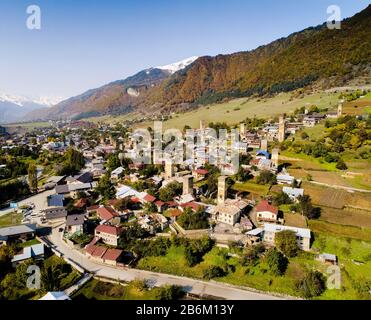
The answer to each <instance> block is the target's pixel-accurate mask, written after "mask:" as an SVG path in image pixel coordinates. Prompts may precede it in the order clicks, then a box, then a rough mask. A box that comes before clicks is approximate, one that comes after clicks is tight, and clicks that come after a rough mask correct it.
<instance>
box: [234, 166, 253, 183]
mask: <svg viewBox="0 0 371 320" xmlns="http://www.w3.org/2000/svg"><path fill="white" fill-rule="evenodd" d="M236 179H237V181H241V182H245V181H247V180H249V179H250V172H249V171H247V170H245V169H244V168H242V166H240V167H239V168H238V172H237V173H236Z"/></svg>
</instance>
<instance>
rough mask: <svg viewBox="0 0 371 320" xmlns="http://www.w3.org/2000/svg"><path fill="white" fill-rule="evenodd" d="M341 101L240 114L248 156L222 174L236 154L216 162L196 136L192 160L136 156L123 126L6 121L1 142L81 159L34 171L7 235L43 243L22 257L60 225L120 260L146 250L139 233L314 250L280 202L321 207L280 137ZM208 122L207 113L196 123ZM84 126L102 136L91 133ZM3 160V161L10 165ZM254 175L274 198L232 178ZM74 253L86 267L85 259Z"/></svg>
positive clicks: (129, 260) (49, 242)
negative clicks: (271, 188)
mask: <svg viewBox="0 0 371 320" xmlns="http://www.w3.org/2000/svg"><path fill="white" fill-rule="evenodd" d="M342 104H343V101H340V103H339V106H338V109H337V112H335V113H327V114H323V113H317V112H309V111H308V110H307V109H305V112H304V113H303V114H297V115H295V117H293V116H291V117H290V118H287V117H286V118H285V117H284V116H280V117H279V120H278V123H271V122H270V123H263V122H262V123H261V124H260V125H259V126H258V127H254V128H249V129H247V124H246V123H245V122H243V123H241V124H239V126H238V129H239V137H240V141H239V142H238V143H237V144H234V145H233V147H234V148H236V150H238V153H239V158H240V164H239V168H238V170H237V171H238V173H237V174H235V175H231V176H229V175H221V174H220V172H221V171H223V170H224V171H223V172H227V173H228V166H229V165H228V164H227V165H226V164H225V163H220V164H218V162H217V164H216V165H211V164H209V163H208V162H209V161H208V160H209V159H208V158H207V156H208V153H207V152H205V148H202V147H204V146H202V147H200V146H197V145H196V146H194V150H193V152H194V155H195V158H196V160H195V161H193V162H192V163H183V164H180V165H179V164H173V163H171V161H166V162H165V161H164V162H163V164H162V165H152V164H142V163H134V162H133V161H132V160H131V157H132V155H133V153H134V152H135V147H136V146H135V141H134V139H133V138H132V137H131V135H130V134H129V133H128V131H127V129H126V128H125V127H123V126H121V127H119V128H110V127H108V126H102V127H100V128H96V127H95V126H92V125H91V124H89V123H85V122H75V123H74V122H68V123H56V124H53V126H55V127H54V128H53V129H50V128H48V129H39V130H38V132H37V135H36V136H35V134H29V133H26V134H8V133H6V132H5V131H4V130H3V134H2V138H1V139H2V140H1V143H2V150H3V151H4V150H5V151H10V150H12V149H13V148H15V147H16V146H17V147H19V146H21V147H22V148H26V149H30V150H32V149H38V150H44V151H46V153H47V154H48V156H49V157H51V155H52V154H56V155H59V156H64V155H65V153H66V152H70V155H71V159H72V161H73V163H70V164H69V165H71V166H72V167H73V166H75V165H76V164H77V163H80V166H77V167H76V168H74V170H72V171H71V172H74V174H72V175H68V174H61V175H58V176H43V175H42V173H41V170H35V172H34V175H35V176H34V180H36V181H38V182H39V183H37V182H36V185H35V186H34V195H32V197H31V198H25V199H24V200H22V201H20V202H19V203H16V202H12V203H11V204H10V206H11V209H5V211H4V212H8V213H9V214H12V215H17V214H18V215H19V214H21V215H22V219H21V220H22V224H20V225H12V226H10V227H4V228H2V229H0V241H1V243H2V244H3V245H7V244H8V245H9V244H11V243H13V242H14V241H15V242H19V241H21V242H25V241H26V242H28V243H29V241H30V240H31V241H32V239H35V238H37V239H38V241H39V242H38V243H37V244H33V245H31V246H27V247H24V248H23V249H22V251H21V252H19V253H18V254H16V255H14V256H13V257H12V260H11V262H12V264H13V266H14V267H16V266H17V265H18V264H20V263H22V262H24V261H27V260H28V259H36V260H38V259H43V257H44V252H45V247H48V246H49V247H50V248H53V247H54V246H55V245H53V239H55V235H57V237H59V238H60V240H61V241H62V242H63V243H64V245H65V246H67V247H68V248H69V249H68V250H75V251H77V252H80V253H81V254H83V255H84V256H85V257H86V259H89V260H91V261H92V262H94V263H97V264H104V265H108V266H112V267H115V268H122V270H124V268H127V267H129V268H130V267H132V266H134V267H135V265H136V264H137V262H138V260H139V259H140V258H141V256H140V254H139V256H138V252H135V251H133V250H131V248H130V247H129V246H128V243H130V242H132V241H136V240H140V241H154V239H173V238H178V237H180V238H186V239H190V241H196V240H197V239H204V238H208V239H210V240H211V241H213V242H214V243H215V245H216V246H217V247H219V248H226V249H227V250H228V248H231V246H233V247H236V246H237V247H240V248H245V249H244V250H251V249H249V248H252V247H255V246H257V247H259V246H264V247H265V248H275V247H276V246H277V244H278V243H281V244H280V251H282V250H283V251H284V250H285V249H284V248H285V245H282V242H283V243H286V246H287V247H289V246H291V247H292V246H294V249H292V248H291V249H292V250H294V251H296V250H299V251H304V252H311V250H312V249H311V243H312V241H313V235H312V233H311V230H310V229H309V228H305V227H297V226H292V225H290V224H288V223H287V222H286V220H285V214H284V213H283V212H282V211H281V210H280V209H279V207H278V205H277V203H278V204H282V203H283V204H286V203H287V204H291V207H292V209H291V210H292V212H295V211H296V212H297V213H296V214H297V215H298V216H303V218H304V217H306V218H309V219H311V218H313V217H315V211H316V210H315V209H316V208H314V207H313V206H312V205H311V203H310V198H309V197H306V191H305V189H303V188H301V187H300V185H301V180H300V179H297V178H295V177H294V176H292V175H290V174H289V173H288V171H287V170H286V168H285V166H282V163H283V162H282V161H280V149H279V145H280V143H282V142H284V141H285V140H286V139H290V136H291V135H293V134H295V133H296V132H300V130H303V128H306V127H313V126H315V125H317V124H318V123H319V122H320V121H322V120H324V119H325V118H330V119H336V118H339V117H341V116H342ZM293 118H294V119H293ZM289 119H291V120H294V121H291V120H290V121H289ZM207 128H208V127H207V124H206V123H205V122H204V121H202V120H201V121H200V128H199V129H197V130H196V131H199V132H203V131H205V130H207ZM86 132H89V137H90V138H91V136H92V133H93V136H94V137H100V138H99V140H95V139H96V138H95V139H90V140H89V139H87V138H84V136H86ZM84 133H85V134H84ZM50 135H52V137H53V139H50ZM68 150H69V151H68ZM1 169H2V170H5V169H6V165H2V168H1ZM63 171H65V172H68V171H69V170H64V169H63V168H62V169H61V170H60V171H59V172H61V173H63ZM28 178H29V179H30V174H29V175H28ZM250 179H255V180H256V179H258V180H259V179H260V180H261V181H262V182H261V184H277V185H278V186H280V190H281V191H280V193H279V194H278V195H277V196H276V198H275V199H273V198H272V197H271V196H269V197H266V198H261V197H256V196H254V195H253V194H250V193H249V192H244V191H238V190H236V189H235V188H233V185H234V184H238V183H242V182H243V181H246V180H250ZM40 181H42V184H40ZM6 210H8V211H6ZM11 212H13V213H11ZM45 230H47V231H45ZM48 234H54V236H49V235H48ZM278 238H280V239H281V240H280V241H278V240H277V239H278ZM290 241H291V242H290ZM125 242H126V243H125ZM31 243H32V242H31ZM293 243H294V244H293ZM282 248H283V249H282ZM55 253H58V250H57V251H55ZM59 254H61V252H59ZM316 254H317V258H318V259H319V261H323V262H324V263H327V264H331V265H337V264H338V258H337V256H336V255H333V254H328V253H326V252H318V251H317V253H316ZM74 263H75V264H76V266H77V268H79V264H78V261H75V262H74ZM80 267H81V266H80Z"/></svg>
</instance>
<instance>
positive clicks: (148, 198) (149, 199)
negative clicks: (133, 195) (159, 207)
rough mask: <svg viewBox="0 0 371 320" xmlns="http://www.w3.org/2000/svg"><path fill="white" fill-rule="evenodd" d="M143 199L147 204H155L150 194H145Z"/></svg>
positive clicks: (154, 199)
mask: <svg viewBox="0 0 371 320" xmlns="http://www.w3.org/2000/svg"><path fill="white" fill-rule="evenodd" d="M143 199H144V200H145V201H147V202H155V201H156V198H155V197H154V196H151V195H150V194H147V195H146V196H145V197H144V198H143Z"/></svg>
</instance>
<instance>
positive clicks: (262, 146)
mask: <svg viewBox="0 0 371 320" xmlns="http://www.w3.org/2000/svg"><path fill="white" fill-rule="evenodd" d="M260 150H268V141H267V139H262V140H261V141H260Z"/></svg>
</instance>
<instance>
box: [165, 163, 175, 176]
mask: <svg viewBox="0 0 371 320" xmlns="http://www.w3.org/2000/svg"><path fill="white" fill-rule="evenodd" d="M172 177H174V167H173V164H172V163H171V162H170V161H166V163H165V179H166V180H168V179H171V178H172Z"/></svg>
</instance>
